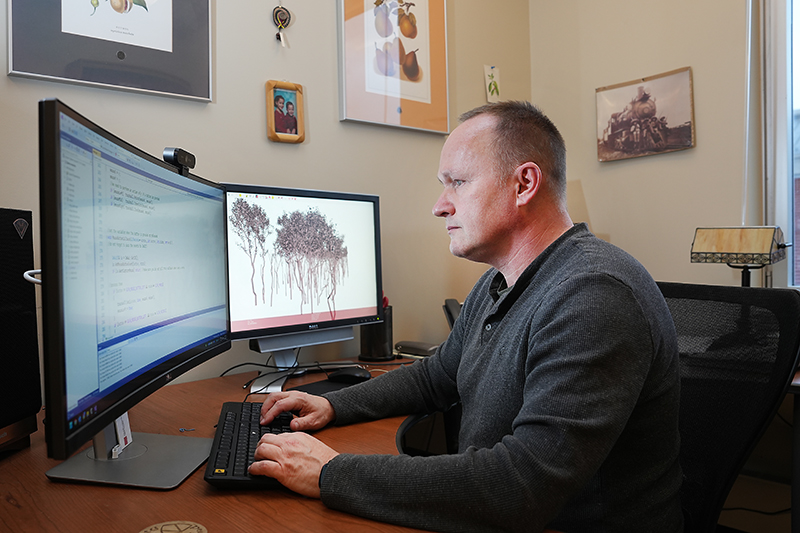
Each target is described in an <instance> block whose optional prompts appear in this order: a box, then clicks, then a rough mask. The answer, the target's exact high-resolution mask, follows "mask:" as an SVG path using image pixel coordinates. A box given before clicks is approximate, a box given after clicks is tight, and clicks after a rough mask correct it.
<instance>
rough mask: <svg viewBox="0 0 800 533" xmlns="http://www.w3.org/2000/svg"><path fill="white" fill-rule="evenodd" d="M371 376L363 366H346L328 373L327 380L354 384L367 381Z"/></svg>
mask: <svg viewBox="0 0 800 533" xmlns="http://www.w3.org/2000/svg"><path fill="white" fill-rule="evenodd" d="M371 377H372V376H371V375H370V373H369V370H367V369H365V368H361V367H360V366H348V367H345V368H340V369H339V370H335V371H333V372H331V373H330V374H328V381H334V382H336V383H347V384H349V385H355V384H356V383H361V382H362V381H367V380H368V379H369V378H371Z"/></svg>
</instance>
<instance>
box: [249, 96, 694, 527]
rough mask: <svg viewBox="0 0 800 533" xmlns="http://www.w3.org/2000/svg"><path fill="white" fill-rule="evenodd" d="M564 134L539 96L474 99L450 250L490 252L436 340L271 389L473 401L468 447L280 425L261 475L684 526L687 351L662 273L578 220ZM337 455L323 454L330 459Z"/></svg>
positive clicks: (294, 396)
mask: <svg viewBox="0 0 800 533" xmlns="http://www.w3.org/2000/svg"><path fill="white" fill-rule="evenodd" d="M565 161H566V155H565V148H564V143H563V139H562V138H561V135H560V134H559V133H558V130H557V129H556V128H555V126H554V125H553V124H552V122H550V120H549V119H547V117H545V116H544V115H543V114H542V113H541V112H540V111H539V110H538V109H536V108H535V107H533V106H531V105H530V104H528V103H525V102H501V103H498V104H489V105H487V106H484V107H481V108H478V109H476V110H473V111H471V112H469V113H467V114H465V115H464V116H462V123H461V125H460V126H459V127H458V128H456V129H455V130H454V131H453V132H452V134H451V135H450V136H449V138H448V139H447V141H446V142H445V145H444V148H443V150H442V155H441V159H440V165H439V175H438V177H439V181H440V182H441V183H442V185H443V187H444V190H443V192H442V194H441V196H440V197H439V200H438V201H437V202H436V204H435V206H434V208H433V212H434V214H435V215H436V216H439V217H442V218H443V219H444V220H445V225H446V228H447V232H448V234H449V235H450V251H451V252H452V253H453V254H454V255H456V256H458V257H464V258H466V259H469V260H472V261H480V262H483V263H487V264H489V265H490V266H491V267H492V268H490V269H489V271H487V272H486V273H485V274H484V275H483V276H482V277H481V279H480V280H479V281H478V283H477V284H476V285H475V287H474V288H473V289H472V292H471V293H470V295H469V296H468V297H467V299H466V301H465V302H464V305H463V307H462V311H461V315H460V316H459V318H458V320H457V321H456V323H455V325H454V328H453V331H452V333H451V334H450V337H449V338H448V339H447V340H446V341H445V342H444V343H443V344H442V345H441V346H440V348H439V350H438V351H437V353H436V354H435V355H434V356H432V357H429V358H427V359H424V360H422V361H419V362H417V363H415V364H413V365H411V366H408V367H403V368H400V369H397V370H393V371H391V372H388V373H386V374H384V375H381V376H380V377H377V378H375V379H372V380H369V381H367V382H365V383H363V384H360V385H357V386H354V387H349V388H347V389H344V390H342V391H337V392H335V393H330V394H327V395H326V396H325V397H324V398H323V397H316V396H310V395H304V394H300V393H296V392H288V393H278V394H271V395H270V396H269V398H268V399H267V401H266V402H264V406H263V408H262V421H264V422H267V421H269V420H271V419H272V418H273V417H274V415H275V414H277V413H278V412H282V411H299V417H297V418H295V419H294V421H293V422H292V428H293V429H295V430H299V431H307V430H316V429H319V428H322V427H324V426H326V425H327V424H330V423H333V422H335V423H336V424H347V423H351V422H354V421H357V420H364V419H370V418H377V417H384V416H390V415H398V414H403V413H411V412H419V411H434V410H443V409H446V408H447V407H448V406H450V405H451V404H453V403H454V402H456V401H460V402H461V404H462V410H463V414H462V418H461V429H460V432H459V452H458V453H457V454H453V455H441V456H436V457H408V456H383V455H371V456H369V455H368V456H360V455H349V454H338V453H337V452H336V451H334V450H332V449H330V448H328V447H327V446H325V445H323V444H322V443H320V442H319V441H318V440H316V439H315V438H313V437H311V436H310V435H308V434H305V433H292V434H286V435H278V436H272V435H268V436H265V437H264V438H263V439H262V440H261V444H260V445H259V447H258V449H257V451H256V458H257V459H261V460H260V461H258V462H256V463H254V464H253V465H252V466H251V469H250V471H251V472H252V473H253V474H264V475H269V476H272V477H275V478H277V479H278V480H279V481H280V482H281V483H283V484H284V485H286V486H287V487H289V488H290V489H292V490H294V491H296V492H299V493H301V494H305V495H307V496H311V497H321V499H322V501H323V502H324V503H325V504H326V505H327V506H329V507H332V508H334V509H339V510H343V511H347V512H351V513H355V514H358V515H361V516H366V517H369V518H373V519H376V520H383V521H388V522H394V523H399V524H403V525H407V526H411V527H419V528H425V529H434V530H441V531H481V532H482V531H496V530H504V531H541V530H542V529H544V528H545V527H547V528H551V529H556V530H560V531H567V532H581V533H586V532H594V531H597V532H601V531H602V532H617V531H635V532H639V531H647V532H670V533H675V532H678V531H683V519H682V515H681V509H680V501H679V496H678V490H679V487H680V483H681V472H680V466H679V463H678V447H679V437H678V395H679V381H678V357H677V342H676V338H675V331H674V327H673V324H672V319H671V317H670V314H669V311H668V309H667V307H666V304H665V302H664V300H663V298H662V297H661V294H660V292H659V290H658V287H657V286H656V285H655V283H654V282H653V280H652V278H651V277H650V276H649V275H648V273H647V272H646V271H645V269H644V268H643V267H642V266H641V265H640V264H639V263H638V262H636V260H635V259H633V258H632V257H630V256H629V255H627V254H626V253H625V252H623V251H621V250H619V249H617V248H615V247H613V246H612V245H610V244H608V243H605V242H603V241H601V240H599V239H597V238H596V237H594V236H593V235H592V234H591V233H590V232H589V231H588V229H587V228H586V226H585V225H584V224H578V225H573V224H572V221H571V220H570V218H569V215H568V214H567V211H566V203H565V189H566V174H565ZM323 466H324V468H323Z"/></svg>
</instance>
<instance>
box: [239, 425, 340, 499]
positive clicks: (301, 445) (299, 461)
mask: <svg viewBox="0 0 800 533" xmlns="http://www.w3.org/2000/svg"><path fill="white" fill-rule="evenodd" d="M337 455H339V453H338V452H336V451H334V450H333V449H331V448H329V447H328V446H326V445H325V444H323V443H322V442H320V441H319V440H317V439H316V438H314V437H312V436H311V435H309V434H307V433H281V434H278V435H273V434H270V433H267V434H266V435H264V436H262V437H261V441H259V444H258V448H256V452H255V459H256V462H255V463H253V464H252V465H250V473H251V474H253V475H257V476H269V477H273V478H275V479H277V480H278V481H279V482H281V484H283V485H284V486H285V487H286V488H288V489H290V490H293V491H294V492H297V493H298V494H302V495H303V496H308V497H310V498H319V474H320V471H321V470H322V465H324V464H327V463H328V461H330V460H331V459H333V458H334V457H336V456H337Z"/></svg>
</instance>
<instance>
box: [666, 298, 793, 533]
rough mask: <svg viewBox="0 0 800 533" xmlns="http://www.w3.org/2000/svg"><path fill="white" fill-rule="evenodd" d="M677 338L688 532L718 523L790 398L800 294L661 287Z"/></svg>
mask: <svg viewBox="0 0 800 533" xmlns="http://www.w3.org/2000/svg"><path fill="white" fill-rule="evenodd" d="M658 286H659V288H660V289H661V292H662V293H663V294H664V297H665V298H666V300H667V305H668V306H669V309H670V312H671V314H672V318H673V320H674V322H675V329H676V330H677V333H678V350H679V352H680V371H681V405H680V421H679V424H680V434H681V449H680V460H681V466H682V468H683V475H684V480H683V486H682V488H681V503H682V505H683V511H684V516H685V520H686V528H685V531H686V533H706V532H708V533H711V532H714V531H717V532H718V533H719V532H722V531H736V530H734V529H730V528H725V527H723V526H719V527H718V526H717V520H718V519H719V516H720V512H721V511H722V506H723V505H724V503H725V499H726V498H727V497H728V493H729V492H730V490H731V487H732V486H733V483H734V481H735V480H736V477H737V476H738V474H739V471H740V470H741V468H742V466H743V465H744V463H745V461H746V460H747V458H748V456H749V455H750V453H751V452H752V450H753V448H754V447H755V445H756V444H757V443H758V440H759V439H760V438H761V436H762V435H763V433H764V431H766V429H767V426H769V424H770V422H771V421H772V418H773V417H774V416H775V413H776V412H777V410H778V407H779V406H780V403H781V401H782V400H783V398H784V396H785V395H786V392H787V388H788V387H789V384H790V383H791V380H792V377H793V375H794V372H795V369H796V368H797V364H798V353H799V351H800V293H798V292H797V291H795V290H791V289H765V288H751V287H723V286H709V285H690V284H682V283H664V282H660V283H658Z"/></svg>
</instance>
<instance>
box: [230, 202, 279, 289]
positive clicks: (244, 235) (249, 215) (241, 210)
mask: <svg viewBox="0 0 800 533" xmlns="http://www.w3.org/2000/svg"><path fill="white" fill-rule="evenodd" d="M229 219H230V221H231V225H232V226H233V231H234V232H235V233H236V235H237V236H238V237H239V241H238V242H237V243H236V244H237V245H238V246H239V248H241V249H242V250H243V251H244V253H246V254H247V257H248V258H249V259H250V267H251V269H252V273H251V274H250V288H251V289H252V291H253V299H254V300H255V304H256V305H258V294H257V293H256V284H255V277H256V261H257V259H259V258H260V259H261V265H260V273H261V279H262V285H261V287H262V288H261V299H262V300H263V299H264V283H263V279H264V270H265V267H266V260H267V244H266V243H267V235H269V233H270V232H271V231H272V230H271V228H270V227H269V218H268V217H267V213H265V212H264V210H263V209H262V208H261V207H260V206H257V205H253V204H250V203H249V202H248V201H247V200H245V199H243V198H237V199H236V200H235V201H234V202H233V205H231V215H230V217H229Z"/></svg>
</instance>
